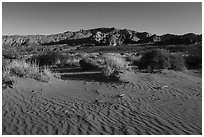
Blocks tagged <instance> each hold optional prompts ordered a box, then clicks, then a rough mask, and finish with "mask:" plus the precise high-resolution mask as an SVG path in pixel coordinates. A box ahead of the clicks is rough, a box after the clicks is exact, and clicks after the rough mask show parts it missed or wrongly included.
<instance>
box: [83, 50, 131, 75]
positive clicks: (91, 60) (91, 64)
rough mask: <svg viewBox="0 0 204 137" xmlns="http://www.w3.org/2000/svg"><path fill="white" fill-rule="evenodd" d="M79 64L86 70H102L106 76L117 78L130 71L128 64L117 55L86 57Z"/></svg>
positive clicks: (107, 54) (106, 54)
mask: <svg viewBox="0 0 204 137" xmlns="http://www.w3.org/2000/svg"><path fill="white" fill-rule="evenodd" d="M79 63H80V66H81V67H82V68H84V69H86V70H91V69H100V70H101V71H102V72H103V73H104V75H105V76H117V75H118V74H119V73H122V72H124V71H126V70H128V62H127V61H125V59H124V58H123V57H122V56H121V55H120V54H116V53H112V54H110V53H105V54H102V55H98V56H96V57H93V56H90V57H86V58H83V59H81V60H80V62H79Z"/></svg>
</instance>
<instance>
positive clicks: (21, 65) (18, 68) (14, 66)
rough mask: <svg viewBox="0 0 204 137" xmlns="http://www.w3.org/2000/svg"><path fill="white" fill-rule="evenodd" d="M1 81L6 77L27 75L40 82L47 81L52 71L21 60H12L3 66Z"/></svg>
mask: <svg viewBox="0 0 204 137" xmlns="http://www.w3.org/2000/svg"><path fill="white" fill-rule="evenodd" d="M2 75H3V81H4V80H6V79H8V77H10V78H12V77H27V78H33V79H36V80H38V81H41V82H49V79H50V77H51V76H53V74H52V72H51V71H50V70H49V69H48V68H44V69H40V68H39V66H37V65H36V64H30V63H27V62H25V61H23V60H13V61H11V62H9V63H5V64H4V66H3V71H2Z"/></svg>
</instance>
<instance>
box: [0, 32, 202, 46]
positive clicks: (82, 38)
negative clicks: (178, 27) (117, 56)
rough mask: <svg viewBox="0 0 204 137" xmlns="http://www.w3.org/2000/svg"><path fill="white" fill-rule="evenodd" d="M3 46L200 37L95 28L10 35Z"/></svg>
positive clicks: (199, 37) (198, 39)
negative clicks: (45, 33)
mask: <svg viewBox="0 0 204 137" xmlns="http://www.w3.org/2000/svg"><path fill="white" fill-rule="evenodd" d="M2 42H3V43H2V45H3V46H7V45H9V46H21V45H54V44H68V45H70V46H74V45H113V46H116V45H120V44H137V43H138V44H141V43H142V44H145V43H148V44H194V43H199V42H202V35H196V34H193V33H188V34H184V35H173V34H165V35H162V36H158V35H156V34H150V33H148V32H137V31H134V30H127V29H116V28H96V29H89V30H80V31H76V32H71V31H66V32H64V33H58V34H51V35H27V36H20V35H11V36H5V35H4V36H3V37H2Z"/></svg>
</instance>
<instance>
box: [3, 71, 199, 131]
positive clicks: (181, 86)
mask: <svg viewBox="0 0 204 137" xmlns="http://www.w3.org/2000/svg"><path fill="white" fill-rule="evenodd" d="M121 81H123V82H117V81H115V82H112V83H111V82H109V83H106V82H103V81H91V80H89V81H86V80H83V79H78V80H77V79H70V80H65V81H64V80H57V79H53V80H52V81H50V83H41V82H37V81H35V80H32V79H21V78H19V79H18V83H17V84H16V85H15V86H14V88H9V87H8V88H7V89H4V90H3V91H2V95H3V96H2V99H3V100H2V101H3V107H2V108H3V110H2V117H3V124H2V131H3V134H26V135H31V134H32V135H33V134H97V135H98V134H117V135H120V134H156V135H157V134H196V135H197V134H202V129H201V128H202V108H201V107H202V87H201V86H202V85H201V83H202V78H201V77H197V76H194V75H189V74H187V73H184V72H174V71H166V72H162V73H156V74H148V73H126V74H125V75H123V76H121Z"/></svg>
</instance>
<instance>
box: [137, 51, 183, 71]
mask: <svg viewBox="0 0 204 137" xmlns="http://www.w3.org/2000/svg"><path fill="white" fill-rule="evenodd" d="M133 64H134V65H137V66H138V68H139V69H147V71H148V72H153V70H154V69H157V70H160V69H173V70H178V71H181V70H184V69H185V60H184V58H183V56H182V55H181V54H180V53H170V52H169V51H167V50H164V49H153V50H150V51H147V52H145V53H144V54H143V56H142V57H141V59H140V60H139V61H138V60H137V61H135V62H134V63H133Z"/></svg>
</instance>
